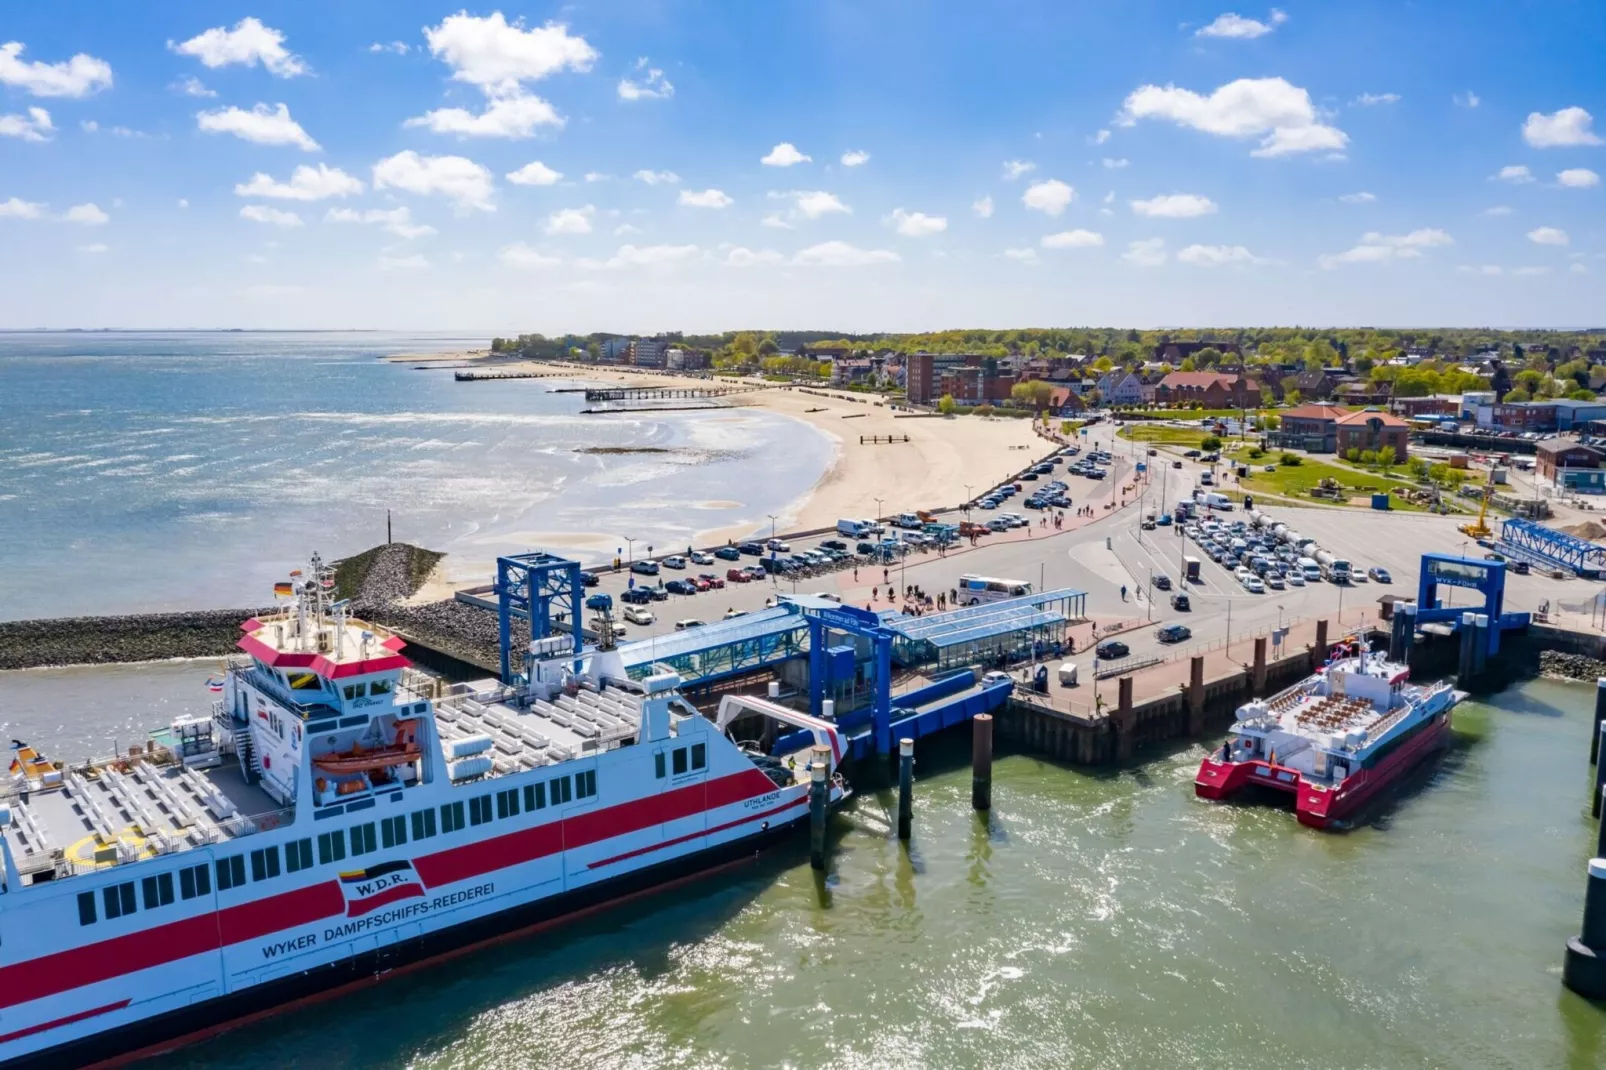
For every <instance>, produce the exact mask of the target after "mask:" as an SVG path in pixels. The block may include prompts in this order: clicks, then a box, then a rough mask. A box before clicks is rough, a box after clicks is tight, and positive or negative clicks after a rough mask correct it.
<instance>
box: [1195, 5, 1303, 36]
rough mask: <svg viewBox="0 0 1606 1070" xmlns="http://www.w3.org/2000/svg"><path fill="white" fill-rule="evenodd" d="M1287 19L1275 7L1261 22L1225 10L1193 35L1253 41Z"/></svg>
mask: <svg viewBox="0 0 1606 1070" xmlns="http://www.w3.org/2000/svg"><path fill="white" fill-rule="evenodd" d="M1286 21H1288V16H1287V15H1285V14H1283V13H1282V12H1281V11H1279V10H1277V9H1276V8H1272V9H1271V16H1270V17H1269V18H1268V19H1267V20H1266V21H1265V22H1261V21H1260V20H1258V19H1250V18H1245V17H1244V16H1242V15H1236V14H1233V13H1232V12H1230V11H1229V12H1227V13H1226V14H1224V15H1217V16H1216V20H1215V21H1214V22H1212V23H1210V24H1209V25H1208V26H1201V27H1199V29H1197V30H1195V31H1194V34H1193V35H1194V36H1195V37H1229V38H1234V39H1237V40H1240V41H1253V40H1254V39H1255V38H1257V37H1264V36H1265V35H1266V34H1268V33H1271V32H1272V30H1274V29H1276V28H1277V27H1278V26H1280V25H1282V24H1283V23H1284V22H1286Z"/></svg>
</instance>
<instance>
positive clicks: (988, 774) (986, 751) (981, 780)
mask: <svg viewBox="0 0 1606 1070" xmlns="http://www.w3.org/2000/svg"><path fill="white" fill-rule="evenodd" d="M970 805H971V806H972V807H974V808H975V809H977V810H991V809H992V808H993V715H992V714H990V713H978V714H977V715H976V716H975V717H972V718H971V720H970ZM1602 827H1606V825H1603V826H1602Z"/></svg>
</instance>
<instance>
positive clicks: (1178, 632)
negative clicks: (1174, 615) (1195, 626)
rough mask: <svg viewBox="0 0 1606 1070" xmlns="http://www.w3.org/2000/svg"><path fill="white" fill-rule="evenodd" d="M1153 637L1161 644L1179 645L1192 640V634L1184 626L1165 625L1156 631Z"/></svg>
mask: <svg viewBox="0 0 1606 1070" xmlns="http://www.w3.org/2000/svg"><path fill="white" fill-rule="evenodd" d="M1154 637H1155V638H1156V639H1158V640H1160V642H1162V643H1180V642H1182V641H1183V640H1185V639H1192V638H1193V632H1192V631H1191V630H1190V629H1189V628H1188V626H1187V625H1186V624H1167V625H1166V626H1165V627H1164V628H1161V629H1159V630H1158V631H1156V632H1155V633H1154Z"/></svg>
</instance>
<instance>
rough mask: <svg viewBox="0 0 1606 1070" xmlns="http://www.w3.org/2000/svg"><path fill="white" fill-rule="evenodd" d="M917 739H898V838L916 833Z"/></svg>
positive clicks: (903, 838)
mask: <svg viewBox="0 0 1606 1070" xmlns="http://www.w3.org/2000/svg"><path fill="white" fill-rule="evenodd" d="M914 811H915V741H914V740H912V739H907V738H905V739H900V740H898V839H900V840H907V839H908V838H909V837H910V836H912V835H913V834H914V824H915V812H914Z"/></svg>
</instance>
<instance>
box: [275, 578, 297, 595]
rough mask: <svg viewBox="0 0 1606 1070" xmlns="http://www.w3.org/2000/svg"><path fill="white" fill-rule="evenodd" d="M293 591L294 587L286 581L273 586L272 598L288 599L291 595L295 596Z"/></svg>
mask: <svg viewBox="0 0 1606 1070" xmlns="http://www.w3.org/2000/svg"><path fill="white" fill-rule="evenodd" d="M295 590H296V589H295V585H294V584H292V583H290V582H289V581H288V580H286V581H284V582H282V583H275V584H274V585H273V596H274V597H275V598H289V597H290V596H291V595H293V594H295Z"/></svg>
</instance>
